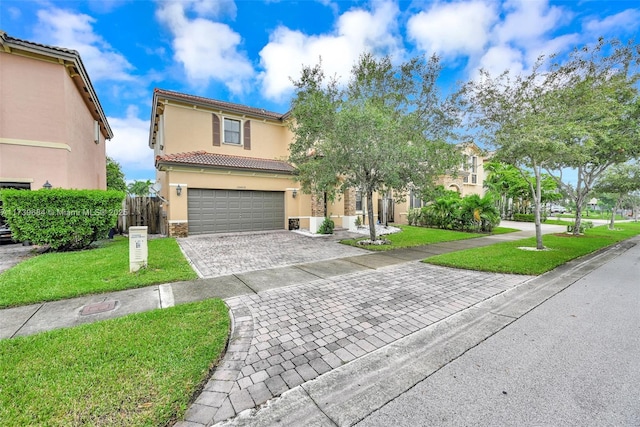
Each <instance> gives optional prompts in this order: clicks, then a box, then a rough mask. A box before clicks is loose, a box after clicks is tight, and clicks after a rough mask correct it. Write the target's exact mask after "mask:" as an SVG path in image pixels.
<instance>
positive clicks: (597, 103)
mask: <svg viewBox="0 0 640 427" xmlns="http://www.w3.org/2000/svg"><path fill="white" fill-rule="evenodd" d="M554 61H556V59H555V57H553V56H552V57H549V58H547V59H546V60H545V58H544V57H541V58H540V59H539V60H538V62H537V63H536V64H535V66H534V67H533V68H532V71H531V72H530V73H529V74H527V75H519V76H515V77H511V76H510V75H509V73H508V72H505V73H503V74H501V75H500V76H498V77H497V78H493V77H492V76H491V75H489V74H488V73H487V72H486V71H481V75H480V78H479V79H478V80H476V81H473V82H470V83H468V84H467V85H465V87H464V88H463V90H462V91H461V94H462V95H463V99H464V101H465V102H466V106H467V110H468V111H469V112H470V113H471V114H470V116H471V124H472V126H475V127H476V128H477V129H478V130H479V136H480V137H481V138H482V139H484V140H485V141H486V142H487V144H488V145H490V146H492V147H493V148H495V149H496V155H495V157H494V158H495V159H496V160H499V161H504V162H506V163H509V164H511V165H513V166H515V167H516V168H517V169H518V170H519V171H520V172H521V173H522V175H523V177H524V178H525V179H526V180H527V182H528V183H529V187H530V190H531V194H532V196H533V201H534V215H535V224H536V246H537V248H538V249H542V248H543V247H544V246H543V244H542V230H541V227H540V210H541V204H542V201H543V198H542V188H543V185H542V182H543V174H542V171H543V170H545V171H547V172H548V173H550V174H551V176H553V177H554V179H556V180H557V182H558V184H559V185H560V186H561V187H562V188H563V189H564V191H565V192H566V193H567V194H569V195H571V196H572V198H573V199H574V200H575V202H576V227H575V233H578V232H579V230H580V219H581V217H580V209H581V206H582V205H583V204H584V201H585V199H586V197H587V196H588V194H589V192H590V191H591V190H592V188H593V184H594V182H595V180H596V179H597V178H598V176H600V175H601V174H602V172H604V171H605V170H606V169H607V168H608V167H609V166H611V165H613V164H616V163H620V162H624V161H626V160H628V159H630V158H633V157H635V156H637V155H638V154H639V153H640V145H639V144H637V141H638V139H639V137H640V120H639V119H640V101H639V100H638V95H637V92H638V91H637V87H636V84H637V82H638V74H637V73H636V72H635V71H633V70H634V67H635V66H637V64H638V47H636V46H634V45H632V44H631V43H629V44H627V45H621V44H619V43H618V42H616V41H612V42H610V43H606V42H605V41H603V40H600V42H599V43H598V44H597V45H596V46H595V47H589V46H585V47H583V48H580V49H575V50H574V51H573V52H572V53H571V54H570V55H569V57H568V58H567V60H566V61H564V63H562V64H561V63H559V62H554ZM543 66H546V68H545V67H543ZM563 168H573V169H576V170H577V172H578V182H577V185H576V186H575V187H573V186H571V185H569V184H568V183H565V182H563V180H562V174H561V171H562V170H563ZM525 171H531V172H532V173H533V179H532V178H528V177H527V176H526V172H525Z"/></svg>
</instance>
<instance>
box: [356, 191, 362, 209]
mask: <svg viewBox="0 0 640 427" xmlns="http://www.w3.org/2000/svg"><path fill="white" fill-rule="evenodd" d="M361 210H362V191H360V190H356V211H361Z"/></svg>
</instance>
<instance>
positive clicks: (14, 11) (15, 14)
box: [7, 7, 22, 20]
mask: <svg viewBox="0 0 640 427" xmlns="http://www.w3.org/2000/svg"><path fill="white" fill-rule="evenodd" d="M7 10H8V11H9V16H10V17H11V19H13V20H16V19H18V18H20V16H22V12H20V9H18V8H17V7H10V8H8V9H7Z"/></svg>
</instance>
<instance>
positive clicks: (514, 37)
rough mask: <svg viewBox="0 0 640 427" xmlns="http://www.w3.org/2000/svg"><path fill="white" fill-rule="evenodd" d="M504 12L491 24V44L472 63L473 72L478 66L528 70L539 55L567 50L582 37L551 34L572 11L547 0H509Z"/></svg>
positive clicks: (494, 70) (496, 71)
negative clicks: (500, 18) (500, 17)
mask: <svg viewBox="0 0 640 427" xmlns="http://www.w3.org/2000/svg"><path fill="white" fill-rule="evenodd" d="M501 13H502V14H503V16H504V18H503V19H502V20H501V21H500V22H498V23H496V24H495V26H494V27H493V28H492V30H491V34H490V37H489V48H487V49H486V51H485V52H484V53H483V54H482V55H479V56H478V57H477V58H474V60H473V61H472V63H471V64H470V69H471V70H472V74H474V73H475V71H473V69H474V68H475V67H477V68H484V69H485V70H487V71H490V72H491V73H492V74H500V73H502V72H503V71H505V70H509V71H510V72H511V73H513V74H519V73H523V72H528V71H530V70H531V67H532V66H533V64H534V63H535V62H536V61H537V59H538V57H539V56H540V55H551V54H553V53H558V52H562V51H565V50H566V49H567V48H568V47H570V46H571V45H573V44H575V43H576V42H577V41H578V39H579V35H578V34H565V35H562V36H558V37H550V36H549V34H550V33H552V31H556V30H557V29H558V28H559V27H561V26H562V25H563V24H564V23H566V22H568V21H569V20H570V19H571V17H572V14H571V13H570V12H569V11H568V10H566V9H563V8H560V7H557V6H549V4H548V1H547V0H507V1H505V2H504V3H503V4H502V10H501Z"/></svg>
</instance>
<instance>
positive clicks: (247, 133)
mask: <svg viewBox="0 0 640 427" xmlns="http://www.w3.org/2000/svg"><path fill="white" fill-rule="evenodd" d="M244 149H245V150H251V121H250V120H245V121H244Z"/></svg>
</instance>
